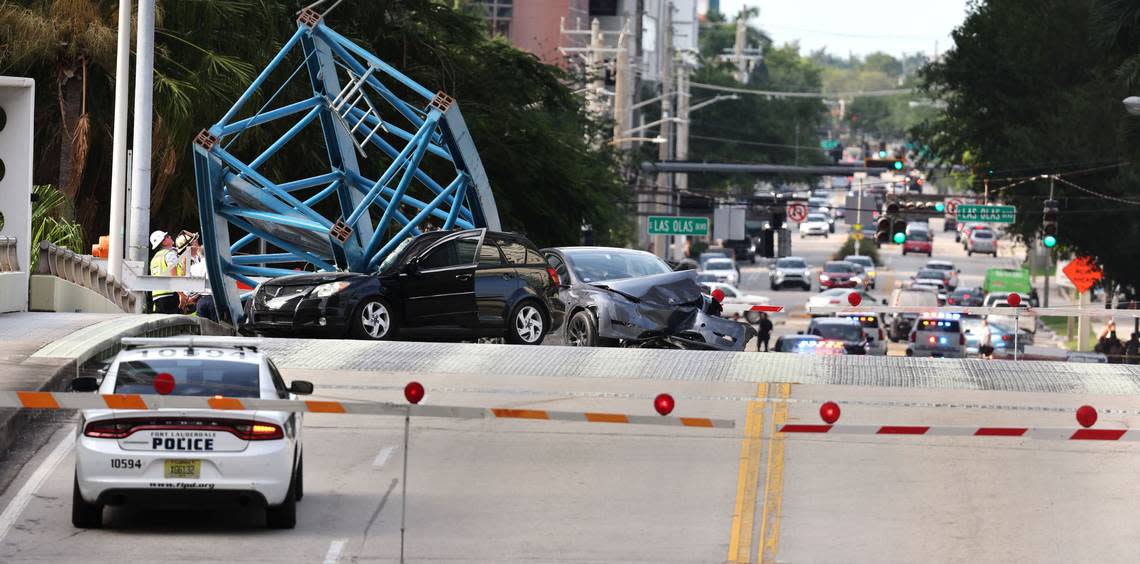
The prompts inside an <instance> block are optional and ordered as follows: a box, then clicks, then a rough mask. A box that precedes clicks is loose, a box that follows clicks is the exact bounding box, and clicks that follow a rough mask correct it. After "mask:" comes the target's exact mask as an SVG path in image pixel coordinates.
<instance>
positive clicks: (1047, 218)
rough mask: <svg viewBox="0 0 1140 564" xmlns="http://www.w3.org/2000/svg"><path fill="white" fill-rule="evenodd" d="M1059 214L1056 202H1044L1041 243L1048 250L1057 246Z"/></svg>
mask: <svg viewBox="0 0 1140 564" xmlns="http://www.w3.org/2000/svg"><path fill="white" fill-rule="evenodd" d="M1059 212H1060V209H1059V207H1058V202H1057V200H1045V210H1044V212H1043V214H1042V221H1041V233H1042V237H1041V242H1042V243H1044V244H1045V246H1046V247H1048V248H1053V247H1054V246H1056V244H1057V214H1058V213H1059Z"/></svg>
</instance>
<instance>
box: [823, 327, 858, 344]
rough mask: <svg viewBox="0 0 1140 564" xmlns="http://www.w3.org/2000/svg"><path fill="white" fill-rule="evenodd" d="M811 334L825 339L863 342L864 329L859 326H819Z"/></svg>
mask: <svg viewBox="0 0 1140 564" xmlns="http://www.w3.org/2000/svg"><path fill="white" fill-rule="evenodd" d="M811 334H812V335H819V336H820V337H823V338H825V339H839V340H843V341H861V340H863V328H862V327H861V326H859V325H817V326H815V328H813V329H812V330H811Z"/></svg>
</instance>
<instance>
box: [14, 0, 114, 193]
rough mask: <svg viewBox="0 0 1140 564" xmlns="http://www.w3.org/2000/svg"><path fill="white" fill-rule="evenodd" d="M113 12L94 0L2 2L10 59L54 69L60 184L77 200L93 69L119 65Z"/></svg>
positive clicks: (88, 132)
mask: <svg viewBox="0 0 1140 564" xmlns="http://www.w3.org/2000/svg"><path fill="white" fill-rule="evenodd" d="M110 16H111V14H109V13H107V12H105V11H104V10H103V9H102V8H101V7H100V5H99V3H97V2H93V1H91V0H54V1H51V2H36V3H34V4H30V5H28V6H19V5H16V4H15V3H12V2H4V3H3V4H0V28H5V29H8V30H9V35H8V37H7V39H9V40H10V44H9V46H8V52H9V57H10V59H9V62H10V64H13V65H19V64H21V63H38V64H47V65H50V66H51V67H52V68H53V69H54V74H55V79H56V84H55V86H56V91H57V94H58V99H59V118H60V122H59V124H60V127H59V132H58V139H56V141H58V143H59V177H58V180H57V184H56V185H57V186H60V187H61V189H62V190H63V193H64V194H66V195H67V197H68V198H69V199H71V200H73V201H74V200H75V199H76V196H77V195H78V193H79V187H80V182H81V181H82V180H83V172H84V169H85V168H86V164H87V155H88V152H89V149H90V146H91V116H90V114H88V112H87V91H88V89H87V77H88V71H89V70H90V67H91V66H92V65H98V66H100V67H102V68H103V69H108V68H112V67H113V66H114V59H115V28H114V27H113V26H112V25H111V24H109V23H108V22H109V21H111V20H110Z"/></svg>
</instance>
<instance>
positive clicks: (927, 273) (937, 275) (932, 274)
mask: <svg viewBox="0 0 1140 564" xmlns="http://www.w3.org/2000/svg"><path fill="white" fill-rule="evenodd" d="M914 277H915V278H931V279H934V280H944V275H943V274H942V272H940V271H937V270H920V271H918V273H917V274H915V275H914Z"/></svg>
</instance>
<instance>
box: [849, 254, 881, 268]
mask: <svg viewBox="0 0 1140 564" xmlns="http://www.w3.org/2000/svg"><path fill="white" fill-rule="evenodd" d="M843 260H846V261H847V262H850V263H854V264H858V265H860V266H875V263H873V262H871V259H870V257H856V256H850V257H847V258H845V259H843Z"/></svg>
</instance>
